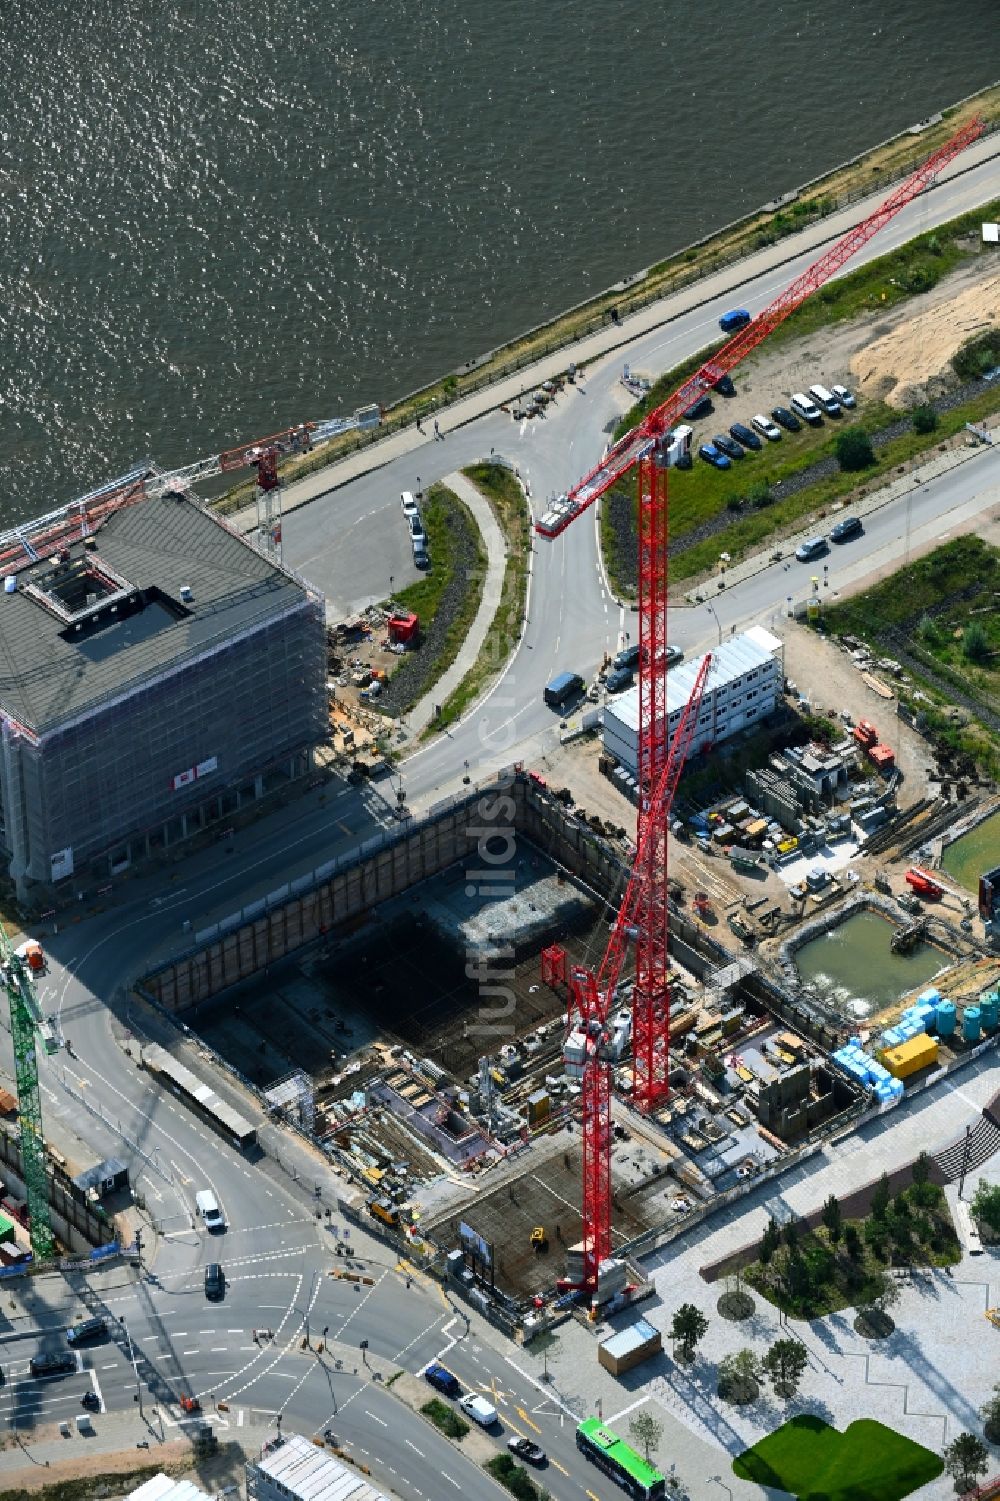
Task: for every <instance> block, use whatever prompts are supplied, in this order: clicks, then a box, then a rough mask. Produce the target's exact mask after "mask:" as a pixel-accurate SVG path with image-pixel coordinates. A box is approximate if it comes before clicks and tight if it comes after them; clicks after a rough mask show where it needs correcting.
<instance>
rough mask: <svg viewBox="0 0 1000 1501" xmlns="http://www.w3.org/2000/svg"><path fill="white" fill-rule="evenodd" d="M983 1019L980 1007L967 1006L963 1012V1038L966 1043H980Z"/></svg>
mask: <svg viewBox="0 0 1000 1501" xmlns="http://www.w3.org/2000/svg"><path fill="white" fill-rule="evenodd" d="M980 1022H981V1017H980V1015H979V1007H978V1006H966V1008H965V1010H964V1011H963V1012H962V1037H963V1038H964V1040H965V1041H966V1042H978V1041H979V1028H980Z"/></svg>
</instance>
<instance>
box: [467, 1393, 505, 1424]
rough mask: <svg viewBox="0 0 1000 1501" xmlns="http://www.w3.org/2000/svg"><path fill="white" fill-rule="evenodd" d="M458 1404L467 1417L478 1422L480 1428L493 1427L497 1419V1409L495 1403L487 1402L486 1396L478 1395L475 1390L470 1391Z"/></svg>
mask: <svg viewBox="0 0 1000 1501" xmlns="http://www.w3.org/2000/svg"><path fill="white" fill-rule="evenodd" d="M458 1405H459V1407H460V1408H461V1409H462V1411H463V1412H464V1413H465V1415H466V1417H468V1418H471V1419H472V1421H473V1422H474V1423H478V1424H479V1426H480V1428H492V1427H493V1424H494V1423H495V1422H496V1421H497V1410H496V1408H495V1407H494V1406H493V1403H492V1402H487V1400H486V1398H485V1397H480V1396H477V1395H476V1393H475V1392H469V1393H468V1395H467V1396H465V1397H463V1398H462V1399H461V1401H460V1402H459V1404H458Z"/></svg>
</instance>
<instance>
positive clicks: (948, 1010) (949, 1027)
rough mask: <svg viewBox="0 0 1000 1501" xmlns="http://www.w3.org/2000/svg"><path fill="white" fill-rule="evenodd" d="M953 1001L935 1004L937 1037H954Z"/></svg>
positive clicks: (955, 1018)
mask: <svg viewBox="0 0 1000 1501" xmlns="http://www.w3.org/2000/svg"><path fill="white" fill-rule="evenodd" d="M956 1021H957V1016H956V1014H955V1002H954V1001H938V1004H937V1034H938V1036H939V1037H953V1036H954V1035H955V1022H956Z"/></svg>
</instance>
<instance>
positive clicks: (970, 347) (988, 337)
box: [951, 328, 1000, 380]
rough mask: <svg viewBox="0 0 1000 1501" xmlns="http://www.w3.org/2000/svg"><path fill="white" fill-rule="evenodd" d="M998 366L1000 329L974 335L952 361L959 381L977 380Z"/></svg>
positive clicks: (999, 358)
mask: <svg viewBox="0 0 1000 1501" xmlns="http://www.w3.org/2000/svg"><path fill="white" fill-rule="evenodd" d="M996 365H1000V328H990V329H987V330H986V332H985V333H981V334H974V335H973V337H972V338H971V339H967V340H966V341H965V343H964V344H963V345H962V347H961V349H960V350H959V351H958V352H957V354H954V355H952V360H951V368H952V369H953V370H954V372H955V374H956V375H957V376H958V378H959V380H976V379H978V377H979V376H981V375H985V373H986V371H987V370H992V369H993V368H994V367H995V366H996Z"/></svg>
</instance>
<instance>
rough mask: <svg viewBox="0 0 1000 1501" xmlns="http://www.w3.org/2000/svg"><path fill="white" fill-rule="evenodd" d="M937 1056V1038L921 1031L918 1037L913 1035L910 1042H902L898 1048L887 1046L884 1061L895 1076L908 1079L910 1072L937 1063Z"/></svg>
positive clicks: (883, 1055)
mask: <svg viewBox="0 0 1000 1501" xmlns="http://www.w3.org/2000/svg"><path fill="white" fill-rule="evenodd" d="M937 1056H938V1045H937V1038H936V1037H928V1035H927V1033H926V1032H921V1033H919V1034H918V1035H917V1036H916V1037H911V1038H910V1040H909V1042H901V1043H900V1044H899V1047H898V1048H886V1050H885V1052H884V1053H883V1054H882V1062H883V1063H884V1064H885V1066H886V1068H887V1069H888V1070H889V1072H890V1074H892V1075H893V1077H894V1078H896V1079H908V1078H909V1076H910V1074H915V1073H916V1072H917V1071H918V1070H919V1069H922V1068H926V1067H927V1066H928V1064H931V1063H936V1062H937Z"/></svg>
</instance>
